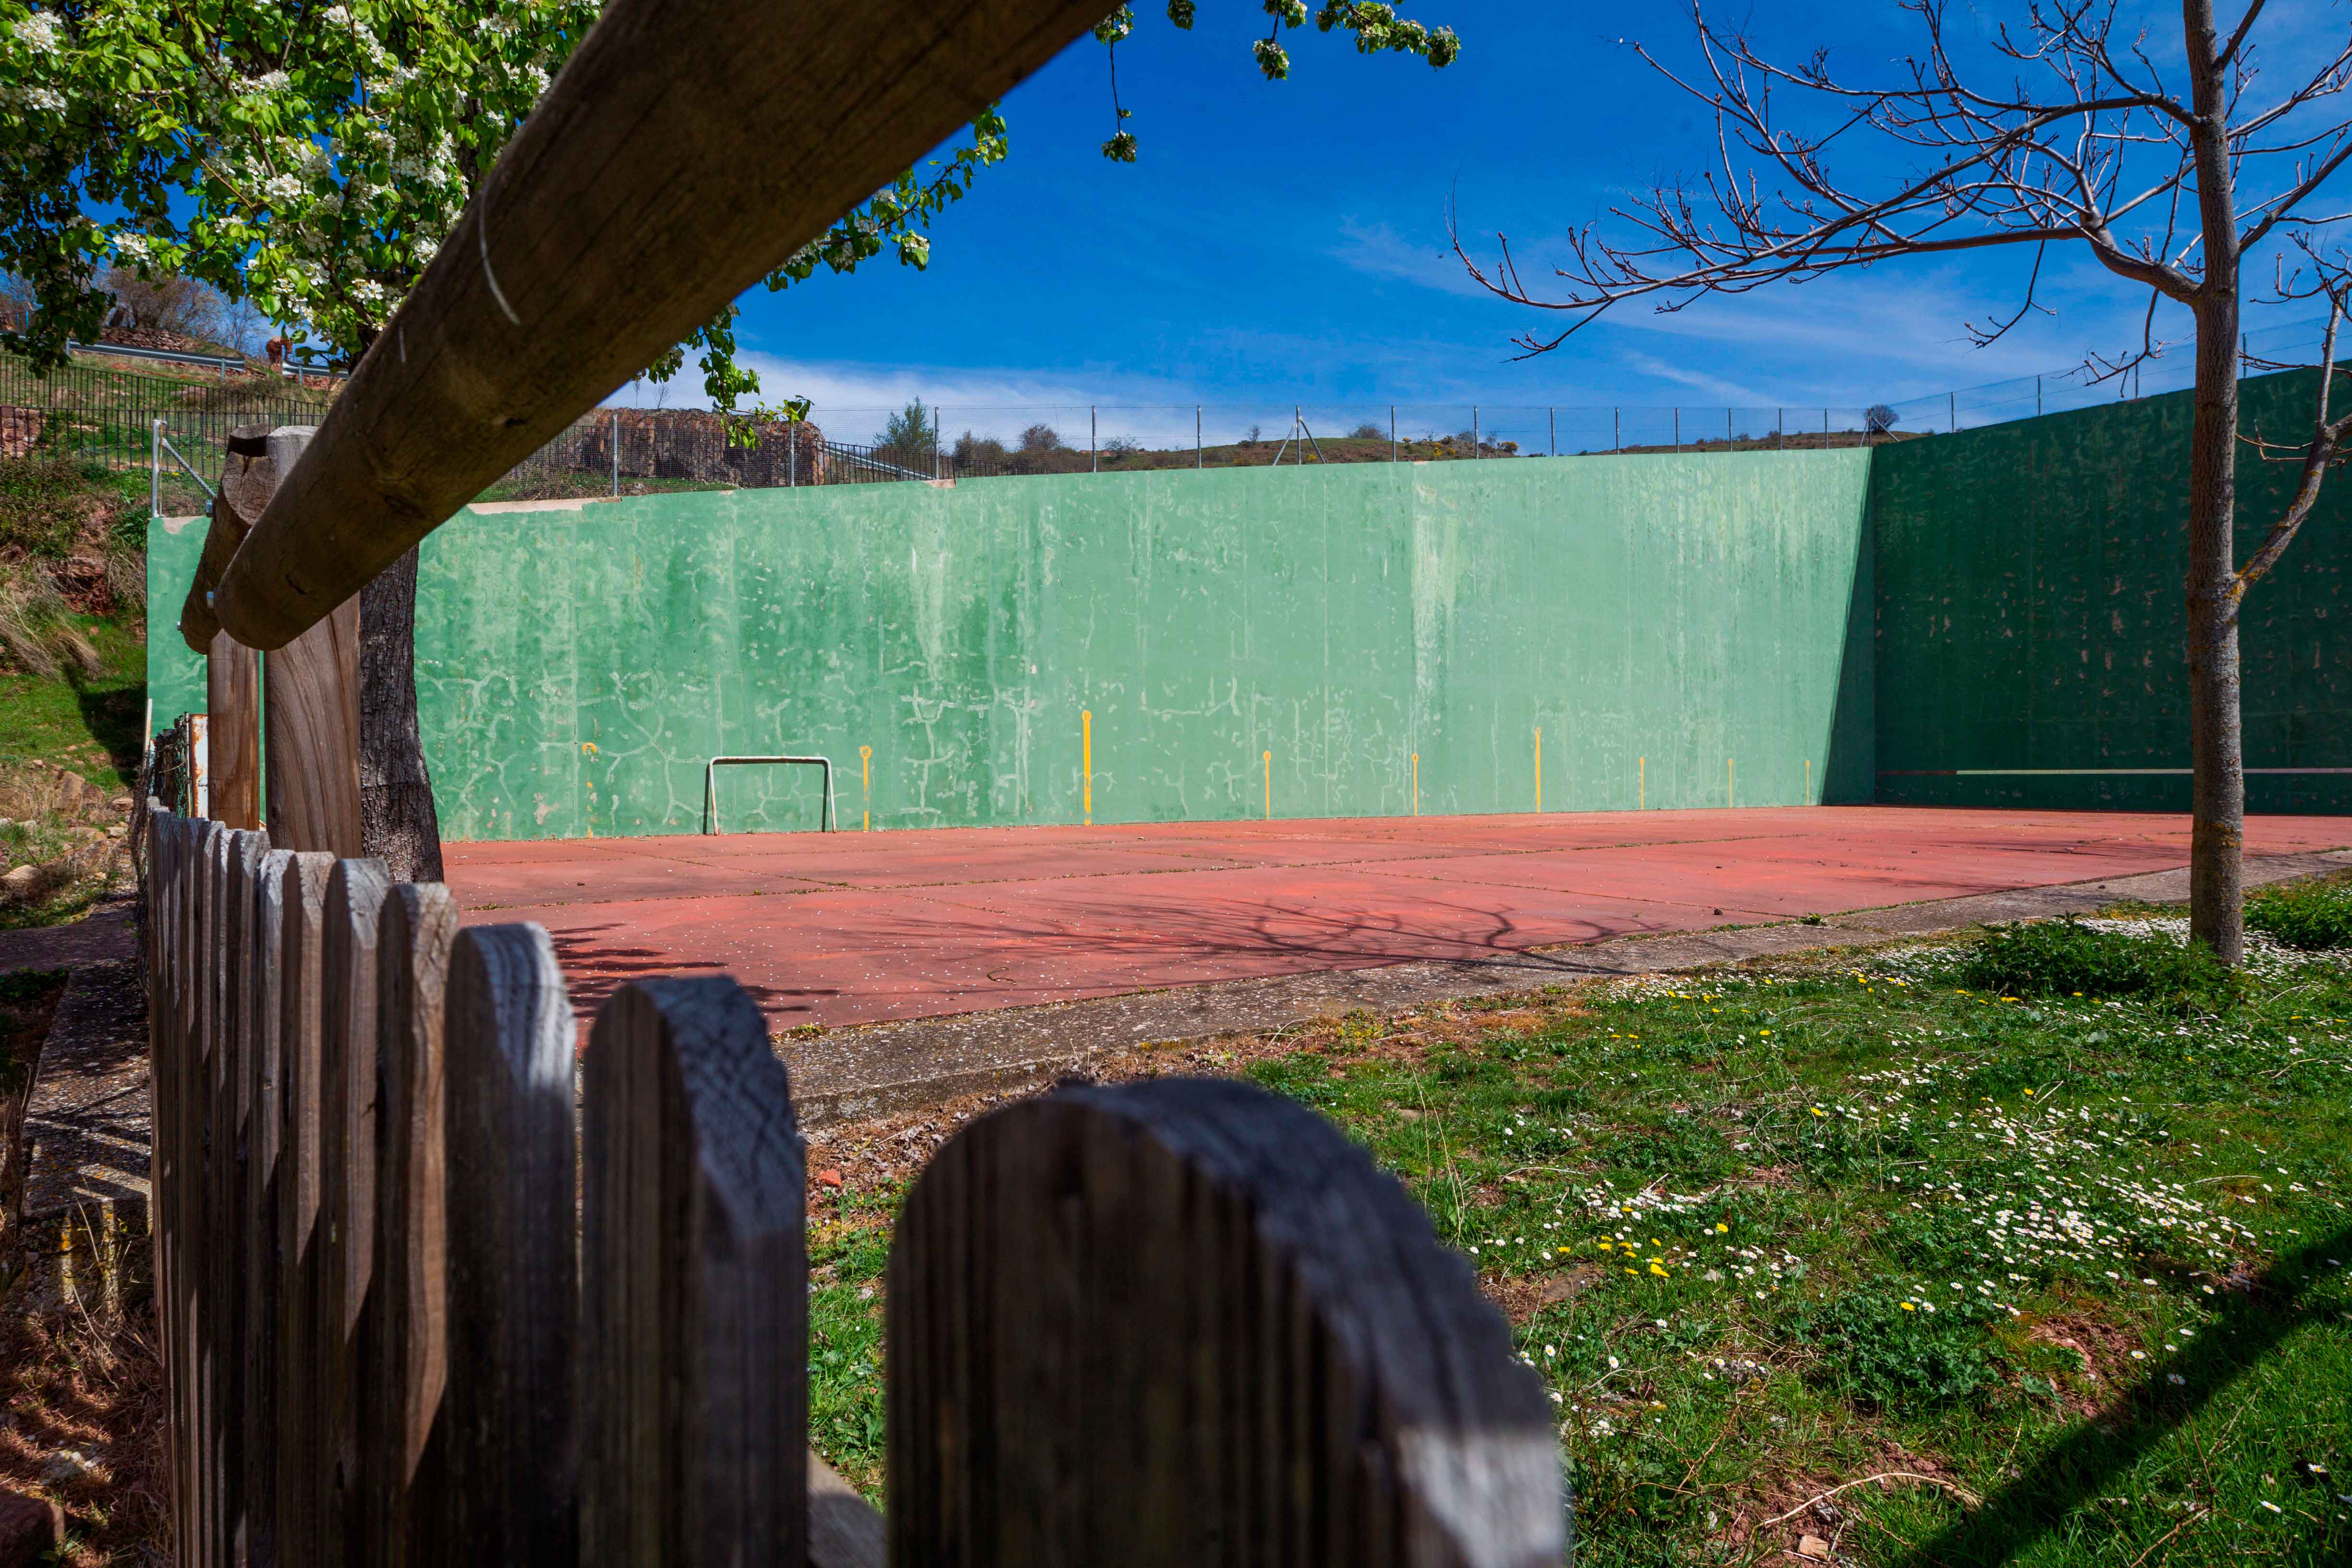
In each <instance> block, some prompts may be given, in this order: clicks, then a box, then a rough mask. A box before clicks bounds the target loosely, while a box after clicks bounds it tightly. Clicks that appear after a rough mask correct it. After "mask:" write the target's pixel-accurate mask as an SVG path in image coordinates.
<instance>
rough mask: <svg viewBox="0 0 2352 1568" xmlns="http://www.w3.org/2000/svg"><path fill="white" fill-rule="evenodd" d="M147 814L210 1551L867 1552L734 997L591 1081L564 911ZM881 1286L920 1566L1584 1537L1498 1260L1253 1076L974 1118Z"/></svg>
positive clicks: (188, 1536)
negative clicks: (473, 923)
mask: <svg viewBox="0 0 2352 1568" xmlns="http://www.w3.org/2000/svg"><path fill="white" fill-rule="evenodd" d="M146 826H147V832H148V835H149V849H150V855H151V861H150V877H149V881H148V910H147V915H148V918H147V935H148V942H149V952H148V960H149V973H150V974H151V975H152V995H151V999H150V1000H151V1018H152V1050H153V1072H154V1090H155V1092H154V1104H155V1145H154V1151H155V1152H154V1210H153V1212H154V1217H155V1240H156V1247H157V1268H156V1280H157V1285H156V1293H157V1305H158V1318H159V1323H160V1327H161V1331H162V1337H163V1347H164V1360H165V1363H166V1367H167V1369H168V1372H169V1374H170V1385H171V1405H170V1432H171V1468H172V1478H173V1509H174V1519H175V1526H176V1530H177V1532H178V1542H179V1553H178V1560H179V1562H180V1563H182V1564H183V1565H184V1568H215V1565H226V1564H233V1563H242V1564H252V1565H264V1564H279V1563H283V1564H289V1565H291V1564H301V1565H305V1568H308V1565H311V1564H336V1565H342V1564H348V1565H352V1568H358V1565H378V1564H383V1565H393V1564H407V1563H430V1564H433V1565H435V1568H446V1565H448V1564H452V1563H527V1564H544V1565H549V1568H555V1565H563V1568H570V1565H572V1564H576V1563H592V1564H598V1565H604V1564H622V1563H626V1564H654V1563H679V1564H711V1565H717V1564H721V1563H729V1564H732V1563H792V1564H797V1563H803V1562H812V1563H878V1562H880V1561H882V1560H883V1559H882V1557H881V1555H880V1550H879V1541H880V1531H879V1530H878V1529H877V1528H876V1527H875V1526H874V1525H873V1524H872V1523H871V1521H867V1522H866V1523H865V1524H864V1525H863V1526H861V1525H860V1523H859V1521H857V1519H856V1517H855V1511H854V1510H855V1505H854V1504H848V1505H846V1506H848V1507H849V1508H850V1509H851V1510H853V1511H852V1512H851V1513H850V1514H848V1515H846V1516H845V1514H844V1512H843V1510H844V1508H845V1502H844V1500H842V1499H841V1498H840V1497H839V1495H838V1493H837V1491H835V1492H833V1493H827V1492H825V1491H824V1490H822V1489H820V1490H818V1491H817V1492H816V1494H815V1497H814V1501H813V1498H812V1484H811V1483H812V1476H811V1467H810V1463H809V1458H808V1451H807V1447H806V1427H807V1403H808V1393H807V1338H808V1325H807V1292H808V1284H807V1264H806V1257H805V1253H804V1251H803V1237H802V1227H803V1212H804V1200H803V1192H804V1187H803V1168H802V1144H801V1140H800V1136H799V1134H798V1132H797V1131H796V1130H795V1127H794V1122H793V1109H792V1098H791V1093H790V1089H789V1085H788V1084H787V1082H786V1075H785V1070H784V1068H783V1067H782V1064H781V1063H780V1062H779V1061H778V1059H777V1058H776V1056H775V1054H774V1053H773V1051H772V1049H771V1047H770V1045H769V1040H768V1036H767V1030H766V1026H765V1025H764V1022H763V1021H762V1019H761V1016H760V1014H759V1012H758V1010H757V1009H756V1008H755V1007H754V1006H753V1005H752V1004H751V1001H750V1000H749V998H748V997H746V996H745V994H743V992H742V991H741V990H740V989H739V988H738V987H737V986H736V984H734V982H732V981H731V980H729V979H726V978H723V977H718V978H709V977H706V978H697V979H689V980H655V981H646V982H640V983H638V984H633V985H631V986H628V987H627V988H625V990H623V991H622V992H621V993H620V994H618V995H616V996H614V998H613V999H612V1000H611V1001H610V1002H608V1003H607V1004H606V1005H604V1008H603V1010H602V1011H601V1013H600V1014H599V1015H598V1017H597V1019H596V1022H595V1026H594V1029H593V1033H592V1034H591V1036H590V1039H589V1044H588V1046H587V1048H586V1054H585V1058H584V1072H582V1073H580V1075H579V1076H578V1078H577V1079H575V1061H576V1060H577V1059H578V1058H577V1057H576V1053H575V1046H574V1042H575V1039H576V1033H575V1029H574V1026H573V1020H572V1008H571V1004H570V1001H569V999H568V997H567V995H566V994H565V990H564V985H563V981H562V974H561V973H560V972H559V970H558V969H557V967H556V963H555V955H554V952H553V949H552V947H551V944H550V942H549V941H548V937H547V934H546V932H545V931H541V929H540V928H539V927H537V926H532V925H505V926H487V927H482V926H478V927H472V928H467V929H463V930H461V929H460V928H459V924H458V921H457V910H456V906H455V905H454V903H453V902H452V900H451V899H450V896H449V893H448V890H447V889H446V888H443V887H441V886H439V885H438V884H415V883H393V882H390V881H388V880H387V879H386V878H385V876H384V873H383V867H382V866H381V864H380V863H378V862H375V861H372V860H361V859H341V860H339V859H335V858H332V857H331V856H328V855H325V854H302V853H291V852H289V851H286V850H282V849H273V848H271V847H270V846H269V842H268V837H267V835H266V834H264V833H262V832H259V831H246V830H238V829H232V828H229V827H226V826H223V825H221V824H219V823H217V822H212V821H205V820H194V819H190V818H187V817H183V816H175V815H173V813H171V812H169V811H167V810H165V809H164V808H163V806H162V805H160V804H151V805H150V807H149V819H148V822H147V825H146ZM575 1107H577V1110H575ZM887 1315H888V1322H887V1340H886V1346H887V1356H888V1363H887V1411H888V1464H887V1470H888V1474H887V1490H888V1498H889V1510H888V1515H889V1517H888V1532H889V1533H888V1545H887V1552H888V1560H889V1561H890V1562H892V1563H898V1564H931V1563H971V1564H1008V1565H1009V1564H1016V1563H1017V1564H1078V1563H1119V1564H1137V1563H1140V1564H1153V1563H1165V1564H1169V1565H1170V1568H1174V1565H1177V1564H1186V1565H1191V1564H1202V1563H1307V1564H1331V1565H1335V1568H1336V1565H1338V1564H1342V1563H1345V1564H1349V1565H1363V1564H1381V1563H1398V1564H1408V1563H1410V1564H1430V1565H1437V1564H1461V1565H1464V1568H1468V1565H1474V1564H1475V1565H1481V1568H1534V1565H1536V1564H1550V1563H1559V1561H1560V1560H1561V1557H1562V1554H1563V1552H1564V1551H1565V1545H1566V1529H1567V1526H1566V1517H1565V1513H1564V1510H1563V1505H1562V1500H1561V1493H1560V1483H1559V1470H1558V1467H1557V1460H1556V1458H1555V1449H1554V1445H1553V1437H1552V1426H1551V1418H1550V1415H1549V1406H1548V1405H1547V1404H1546V1401H1545V1399H1544V1397H1543V1395H1542V1394H1541V1393H1540V1392H1539V1389H1538V1384H1537V1381H1536V1379H1535V1377H1534V1374H1533V1373H1532V1372H1530V1371H1529V1370H1528V1368H1527V1367H1525V1366H1524V1365H1522V1364H1521V1363H1518V1362H1517V1361H1516V1360H1515V1359H1514V1357H1513V1356H1512V1353H1511V1349H1510V1342H1509V1336H1508V1333H1507V1330H1506V1328H1505V1326H1504V1324H1503V1322H1502V1321H1501V1319H1500V1318H1499V1317H1498V1316H1497V1315H1496V1312H1495V1311H1494V1310H1493V1309H1492V1308H1491V1307H1489V1306H1487V1305H1486V1303H1485V1302H1484V1301H1483V1300H1481V1299H1480V1297H1479V1295H1478V1292H1477V1289H1476V1288H1475V1281H1474V1279H1473V1278H1472V1276H1471V1272H1470V1270H1469V1268H1468V1267H1467V1265H1466V1264H1465V1263H1464V1262H1463V1261H1462V1260H1461V1259H1460V1258H1456V1257H1454V1255H1452V1254H1451V1253H1449V1252H1447V1251H1446V1250H1445V1249H1444V1248H1443V1247H1440V1246H1439V1245H1438V1243H1437V1241H1436V1239H1435V1237H1434V1236H1433V1233H1432V1231H1431V1228H1430V1226H1429V1223H1428V1220H1427V1218H1426V1217H1425V1216H1424V1215H1423V1214H1422V1212H1421V1211H1420V1210H1419V1209H1418V1208H1417V1207H1416V1206H1415V1205H1413V1203H1412V1200H1411V1198H1410V1197H1408V1196H1407V1195H1406V1194H1405V1192H1404V1190H1403V1189H1402V1187H1401V1186H1399V1185H1398V1184H1396V1183H1395V1182H1394V1181H1393V1180H1392V1179H1391V1178H1390V1177H1388V1176H1386V1175H1384V1174H1382V1173H1381V1172H1379V1171H1378V1170H1377V1169H1376V1168H1375V1167H1374V1166H1373V1164H1372V1163H1371V1162H1370V1159H1369V1158H1368V1157H1367V1156H1366V1155H1365V1154H1364V1153H1363V1152H1362V1151H1360V1150H1359V1149H1357V1148H1356V1147H1355V1146H1354V1145H1353V1144H1351V1143H1349V1142H1348V1141H1347V1140H1346V1139H1345V1138H1343V1137H1342V1136H1341V1135H1340V1134H1339V1132H1338V1131H1335V1130H1334V1129H1332V1128H1331V1127H1330V1126H1329V1125H1328V1124H1327V1123H1325V1122H1324V1121H1321V1120H1320V1119H1319V1118H1318V1117H1316V1116H1314V1115H1312V1114H1311V1113H1309V1112H1307V1111H1306V1110H1302V1109H1299V1108H1297V1107H1296V1106H1293V1105H1291V1104H1289V1103H1288V1102H1286V1101H1284V1100H1279V1099H1277V1098H1276V1097H1274V1096H1271V1095H1268V1094H1265V1093H1264V1092H1262V1091H1259V1090H1256V1089H1251V1088H1248V1087H1246V1086H1244V1085H1240V1084H1235V1083H1229V1082H1206V1081H1187V1080H1170V1081H1164V1082H1160V1083H1155V1084H1147V1085H1141V1086H1133V1087H1127V1088H1117V1089H1093V1088H1078V1089H1066V1090H1064V1091H1061V1092H1058V1093H1055V1094H1053V1095H1050V1096H1047V1097H1045V1098H1043V1099H1040V1100H1032V1101H1027V1102H1024V1103H1021V1104H1017V1105H1015V1106H1013V1107H1011V1108H1009V1109H1007V1110H1002V1111H999V1112H997V1113H996V1114H994V1115H992V1116H989V1117H986V1118H983V1119H982V1120H981V1121H977V1122H975V1123H973V1124H972V1125H971V1126H970V1127H968V1128H967V1129H965V1131H963V1132H962V1133H961V1134H960V1135H959V1136H958V1137H957V1138H955V1139H954V1140H953V1141H951V1142H950V1143H949V1145H948V1146H947V1147H946V1148H945V1149H944V1150H943V1151H942V1152H940V1155H939V1156H938V1157H937V1158H936V1159H935V1160H934V1161H933V1162H932V1163H931V1164H930V1166H929V1169H927V1170H926V1171H925V1172H924V1173H923V1174H922V1176H921V1177H920V1178H919V1180H918V1182H917V1183H916V1184H915V1186H914V1188H913V1190H912V1193H911V1194H910V1195H909V1197H908V1201H907V1205H906V1208H905V1212H904V1215H903V1217H902V1220H901V1222H900V1225H899V1228H898V1237H897V1240H896V1243H895V1245H894V1247H893V1250H892V1255H891V1260H890V1267H889V1274H888V1279H887ZM818 1479H820V1480H823V1479H826V1478H824V1476H823V1474H822V1472H821V1471H820V1472H819V1478H818ZM813 1508H814V1509H815V1510H817V1521H816V1522H817V1524H818V1526H819V1528H817V1529H816V1530H815V1531H814V1534H813V1531H812V1510H813ZM826 1510H830V1516H829V1517H828V1514H827V1511H826ZM861 1542H862V1544H861Z"/></svg>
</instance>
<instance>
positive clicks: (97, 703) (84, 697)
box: [0, 613, 147, 790]
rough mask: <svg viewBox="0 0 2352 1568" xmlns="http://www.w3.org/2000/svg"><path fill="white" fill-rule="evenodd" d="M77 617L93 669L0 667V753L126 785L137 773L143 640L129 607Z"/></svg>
mask: <svg viewBox="0 0 2352 1568" xmlns="http://www.w3.org/2000/svg"><path fill="white" fill-rule="evenodd" d="M78 618H79V624H80V625H81V626H82V629H83V630H84V632H85V633H87V634H88V636H89V639H90V641H91V642H92V643H93V644H95V645H96V646H97V647H98V651H99V655H100V658H102V659H103V660H104V664H105V667H104V668H102V669H100V671H99V672H98V673H97V674H95V675H79V674H68V675H63V676H37V675H20V674H0V757H5V758H8V759H10V760H12V761H15V760H19V759H24V758H33V757H38V758H41V759H44V760H46V761H48V762H53V763H62V764H63V765H64V766H66V767H68V768H71V769H72V770H73V771H74V772H76V773H79V774H81V775H82V776H83V777H84V778H87V779H89V780H91V781H92V782H94V783H96V784H100V785H101V786H103V787H105V788H107V789H123V790H128V789H130V788H131V785H132V784H135V783H136V782H137V780H138V776H139V753H140V749H141V748H140V736H139V728H140V725H141V724H142V722H143V721H144V720H145V705H146V700H147V644H146V641H145V639H144V638H142V637H140V636H139V635H137V634H138V631H139V630H140V628H141V623H140V621H139V618H138V616H137V615H136V614H135V613H134V614H132V615H130V616H117V617H115V618H113V619H110V620H100V619H99V618H98V617H96V616H80V617H78Z"/></svg>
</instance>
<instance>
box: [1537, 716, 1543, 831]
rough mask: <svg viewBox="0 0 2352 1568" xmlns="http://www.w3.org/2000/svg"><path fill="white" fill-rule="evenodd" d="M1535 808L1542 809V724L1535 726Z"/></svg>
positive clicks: (1539, 810)
mask: <svg viewBox="0 0 2352 1568" xmlns="http://www.w3.org/2000/svg"><path fill="white" fill-rule="evenodd" d="M1536 810H1537V811H1538V812H1541V811H1542V810H1543V726H1542V725H1540V724H1538V725H1537V726H1536Z"/></svg>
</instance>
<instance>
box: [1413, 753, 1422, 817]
mask: <svg viewBox="0 0 2352 1568" xmlns="http://www.w3.org/2000/svg"><path fill="white" fill-rule="evenodd" d="M1412 814H1413V815H1414V816H1420V815H1421V753H1420V752H1414V753H1413V754H1412Z"/></svg>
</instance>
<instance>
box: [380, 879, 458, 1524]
mask: <svg viewBox="0 0 2352 1568" xmlns="http://www.w3.org/2000/svg"><path fill="white" fill-rule="evenodd" d="M456 936H457V900H454V899H452V898H451V897H450V896H449V889H447V888H445V887H443V886H442V885H441V884H440V883H438V882H402V883H399V884H397V885H395V886H394V887H393V888H392V889H391V890H390V894H389V896H388V897H387V898H386V899H385V900H384V901H383V914H382V916H381V919H380V921H379V923H378V927H377V942H376V1086H377V1092H378V1094H379V1096H380V1099H379V1100H378V1103H377V1105H376V1129H377V1138H378V1158H377V1163H376V1184H375V1194H374V1198H375V1264H374V1268H373V1285H372V1287H371V1290H372V1294H373V1298H374V1307H373V1332H372V1333H371V1334H369V1335H368V1336H367V1337H366V1338H365V1340H364V1341H363V1342H362V1347H361V1348H362V1357H363V1359H362V1362H361V1364H360V1366H359V1369H358V1373H357V1383H356V1385H355V1386H356V1387H357V1389H358V1394H359V1397H358V1404H357V1408H356V1415H358V1418H359V1422H360V1430H359V1465H360V1478H361V1487H362V1500H361V1513H362V1518H361V1531H362V1556H361V1557H360V1559H359V1561H360V1562H361V1563H364V1564H366V1565H367V1568H397V1565H400V1564H404V1563H407V1562H409V1561H410V1551H411V1547H412V1545H413V1543H414V1538H415V1524H416V1521H415V1518H414V1517H413V1516H412V1510H414V1509H416V1508H420V1507H421V1508H424V1509H427V1510H437V1509H439V1508H440V1507H441V1506H442V1505H443V1499H442V1498H441V1497H440V1495H439V1491H440V1489H439V1486H438V1485H437V1483H438V1481H439V1480H440V1477H439V1475H438V1474H437V1467H438V1465H439V1462H440V1458H441V1450H440V1448H439V1447H438V1446H437V1444H436V1443H434V1442H433V1440H432V1439H433V1436H434V1430H435V1418H436V1415H438V1414H439V1411H440V1405H441V1393H442V1388H443V1386H444V1384H445V1383H446V1377H447V1344H448V1321H447V1316H446V1281H445V1279H444V1273H445V1265H444V1258H445V1249H444V1247H443V1242H442V1237H443V1225H444V1214H445V1209H444V1202H445V1195H446V1194H445V1191H444V1159H443V1138H442V1128H443V1121H444V1103H445V1101H444V1097H443V1084H442V1079H443V1066H442V1060H443V1058H442V1016H443V1013H442V1009H443V993H444V989H445V986H446V981H447V978H448V970H449V943H450V942H451V941H452V940H453V939H454V938H455V937H456Z"/></svg>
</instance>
